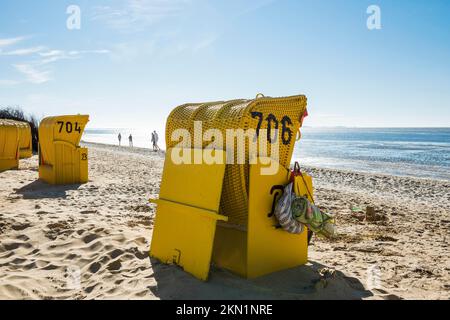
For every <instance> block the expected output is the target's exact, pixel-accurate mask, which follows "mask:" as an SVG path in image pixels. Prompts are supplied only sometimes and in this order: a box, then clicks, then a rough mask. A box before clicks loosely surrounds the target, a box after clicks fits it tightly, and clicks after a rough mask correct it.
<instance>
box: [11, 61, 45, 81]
mask: <svg viewBox="0 0 450 320" xmlns="http://www.w3.org/2000/svg"><path fill="white" fill-rule="evenodd" d="M13 66H14V68H16V70H17V71H19V72H20V73H22V74H24V75H25V77H26V79H27V81H28V82H31V83H35V84H42V83H45V82H48V81H50V80H51V78H50V71H40V70H38V69H36V67H34V66H32V65H30V64H15V65H13Z"/></svg>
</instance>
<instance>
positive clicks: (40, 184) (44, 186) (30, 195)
mask: <svg viewBox="0 0 450 320" xmlns="http://www.w3.org/2000/svg"><path fill="white" fill-rule="evenodd" d="M80 186H81V185H80V184H73V185H62V186H54V185H50V184H48V183H46V182H44V181H42V180H36V181H33V182H32V183H30V184H28V185H26V186H23V187H22V188H20V189H18V190H17V191H16V194H20V195H22V196H23V198H24V199H49V198H51V199H56V198H61V199H65V198H66V197H67V191H70V190H77V189H78V188H79V187H80Z"/></svg>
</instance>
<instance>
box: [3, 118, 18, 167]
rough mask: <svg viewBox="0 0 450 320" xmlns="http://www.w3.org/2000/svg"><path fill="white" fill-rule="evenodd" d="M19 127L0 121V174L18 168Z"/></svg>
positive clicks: (9, 122)
mask: <svg viewBox="0 0 450 320" xmlns="http://www.w3.org/2000/svg"><path fill="white" fill-rule="evenodd" d="M19 136H20V132H19V127H18V126H17V124H16V123H15V122H14V121H10V120H2V119H0V172H2V171H5V170H10V169H17V168H18V167H19Z"/></svg>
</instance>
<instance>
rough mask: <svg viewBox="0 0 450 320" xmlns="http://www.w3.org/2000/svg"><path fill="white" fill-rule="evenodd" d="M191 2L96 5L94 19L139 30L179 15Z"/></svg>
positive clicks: (130, 0) (155, 0)
mask: <svg viewBox="0 0 450 320" xmlns="http://www.w3.org/2000/svg"><path fill="white" fill-rule="evenodd" d="M190 3H191V1H190V0H128V1H126V4H125V5H123V6H121V7H111V6H101V7H95V8H94V15H93V16H92V20H96V21H100V22H103V23H104V24H105V25H107V26H108V27H110V28H113V29H116V30H119V31H123V32H130V31H139V30H142V29H143V28H145V27H147V26H149V25H152V24H154V23H157V22H159V21H161V20H163V19H166V18H169V17H177V16H179V15H180V14H181V13H182V12H183V11H184V10H185V9H186V7H187V6H188V5H189V4H190Z"/></svg>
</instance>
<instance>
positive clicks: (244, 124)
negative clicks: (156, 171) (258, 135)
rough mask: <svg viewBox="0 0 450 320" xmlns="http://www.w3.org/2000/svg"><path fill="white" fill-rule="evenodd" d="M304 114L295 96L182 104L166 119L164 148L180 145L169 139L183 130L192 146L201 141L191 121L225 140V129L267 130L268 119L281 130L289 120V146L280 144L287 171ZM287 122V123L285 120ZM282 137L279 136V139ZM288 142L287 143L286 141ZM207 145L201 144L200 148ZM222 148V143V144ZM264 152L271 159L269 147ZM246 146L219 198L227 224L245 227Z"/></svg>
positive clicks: (231, 167)
mask: <svg viewBox="0 0 450 320" xmlns="http://www.w3.org/2000/svg"><path fill="white" fill-rule="evenodd" d="M305 110H306V97H305V96H294V97H287V98H260V99H255V100H232V101H228V102H212V103H204V104H185V105H182V106H180V107H178V108H176V109H175V110H174V111H173V112H172V113H171V114H170V116H169V118H168V121H167V126H166V141H167V148H171V147H174V146H175V145H178V146H180V145H179V143H178V142H171V139H170V138H171V135H172V132H173V131H174V130H175V129H180V128H184V129H187V130H188V131H189V132H190V134H191V142H190V143H191V146H194V142H195V139H199V140H197V141H201V138H202V137H201V136H200V135H199V136H198V137H195V136H194V121H202V129H203V132H205V131H206V130H208V129H218V130H220V131H221V132H222V135H223V137H224V140H225V137H226V130H227V129H244V130H246V129H249V128H252V129H255V130H256V128H257V127H258V125H259V124H260V128H261V129H267V128H268V121H267V117H269V115H271V117H273V118H274V119H275V120H272V122H271V125H272V129H274V128H276V123H278V128H279V129H280V130H281V127H282V124H281V122H282V120H283V119H285V117H289V120H290V122H289V130H290V135H289V134H288V132H285V134H284V137H285V138H287V137H289V136H290V139H289V143H286V144H283V143H281V140H280V144H279V145H280V148H279V159H278V160H279V162H280V164H281V165H283V166H285V167H289V165H290V161H291V157H292V152H293V150H294V144H295V138H296V134H297V131H298V129H299V128H300V118H301V116H302V115H303V114H304V112H305ZM254 113H259V114H262V116H263V118H262V121H260V120H261V118H258V117H255V114H254ZM285 120H286V119H285ZM280 137H281V133H279V138H280ZM285 140H287V139H285ZM209 143H210V142H203V144H202V148H204V147H206V145H208V144H209ZM224 148H225V141H224ZM267 150H268V151H269V156H271V155H270V145H269V143H268V146H267ZM234 159H237V150H236V147H235V148H234ZM249 169H250V166H249V143H248V140H246V150H245V164H228V165H227V166H226V169H225V177H224V181H223V189H222V198H221V203H220V210H221V214H223V215H225V216H228V217H229V223H231V224H236V225H242V226H246V225H247V220H248V188H249Z"/></svg>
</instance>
